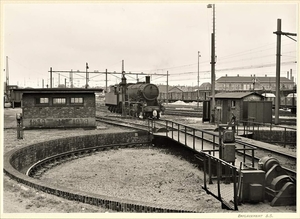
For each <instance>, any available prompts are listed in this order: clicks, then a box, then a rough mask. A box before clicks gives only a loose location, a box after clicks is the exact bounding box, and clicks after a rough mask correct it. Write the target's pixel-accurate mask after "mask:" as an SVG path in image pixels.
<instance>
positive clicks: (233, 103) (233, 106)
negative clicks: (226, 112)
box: [231, 100, 235, 108]
mask: <svg viewBox="0 0 300 219" xmlns="http://www.w3.org/2000/svg"><path fill="white" fill-rule="evenodd" d="M231 108H235V100H232V101H231Z"/></svg>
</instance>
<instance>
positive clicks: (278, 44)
mask: <svg viewBox="0 0 300 219" xmlns="http://www.w3.org/2000/svg"><path fill="white" fill-rule="evenodd" d="M273 33H274V34H276V35H277V50H276V97H275V125H278V124H279V106H280V93H279V92H280V56H281V35H285V36H287V37H289V36H297V34H296V33H287V32H282V31H281V19H277V31H276V32H273ZM289 38H291V37H289ZM291 39H292V40H294V39H293V38H291Z"/></svg>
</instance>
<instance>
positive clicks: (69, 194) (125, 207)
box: [4, 131, 189, 212]
mask: <svg viewBox="0 0 300 219" xmlns="http://www.w3.org/2000/svg"><path fill="white" fill-rule="evenodd" d="M116 144H119V145H120V147H121V145H122V144H123V145H124V144H125V147H126V146H129V147H139V146H144V145H146V144H151V138H150V135H149V133H148V132H145V131H135V132H125V133H110V134H97V135H87V136H77V137H68V138H63V139H56V140H51V141H46V142H41V143H37V144H33V145H29V146H24V147H21V148H17V149H14V150H12V151H9V152H8V153H6V154H5V155H4V172H5V173H6V174H7V175H8V176H9V177H11V178H12V179H14V180H16V181H18V182H20V183H23V184H25V185H27V186H30V187H33V188H36V189H38V190H41V191H44V192H47V193H50V194H53V195H57V196H60V197H63V198H66V199H69V200H75V201H80V202H84V203H89V204H93V205H97V206H101V207H104V208H108V209H112V210H116V211H123V212H127V211H129V212H187V211H183V210H180V209H179V210H178V209H164V208H160V207H159V206H155V205H154V204H150V203H141V202H136V201H132V200H123V199H121V198H118V197H108V196H103V195H98V194H92V193H87V192H84V191H77V190H74V189H72V188H66V187H63V186H53V185H51V184H48V183H47V182H44V181H41V180H38V179H34V178H31V177H29V176H27V175H25V173H26V171H27V169H28V168H29V167H31V166H32V165H33V164H35V163H36V162H38V161H40V160H43V159H45V158H47V157H50V156H54V155H58V154H61V153H65V152H72V151H76V150H79V149H88V148H92V147H96V146H101V145H102V146H103V145H116ZM123 147H124V146H123ZM188 212H189V211H188Z"/></svg>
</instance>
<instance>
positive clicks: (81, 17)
mask: <svg viewBox="0 0 300 219" xmlns="http://www.w3.org/2000/svg"><path fill="white" fill-rule="evenodd" d="M1 14H2V19H1V22H2V31H1V34H2V40H3V45H4V46H1V50H2V51H1V65H2V71H3V72H4V73H5V71H4V69H6V56H8V65H9V66H8V67H9V68H8V69H9V81H10V82H9V84H17V85H19V86H24V87H41V86H42V80H43V79H44V82H45V83H44V84H45V86H46V84H49V83H50V82H49V77H50V76H49V72H48V71H49V70H50V67H52V69H53V71H70V70H71V69H73V70H74V71H77V70H80V71H85V65H86V62H87V63H88V65H89V71H92V72H94V71H96V70H97V71H99V72H104V71H105V69H107V70H108V71H109V72H113V71H116V72H120V71H121V69H122V60H124V70H125V72H144V73H146V74H148V73H149V74H153V73H157V74H167V71H168V72H169V75H170V76H169V85H178V84H180V85H193V86H196V85H197V75H198V57H197V56H198V55H197V54H198V51H200V54H201V57H200V58H199V61H200V65H199V68H200V84H202V83H203V82H210V68H211V67H210V59H211V57H210V56H211V33H212V29H213V28H212V23H213V21H212V17H213V13H212V9H211V8H207V3H201V2H193V3H183V2H181V3H102V2H93V3H66V2H65V4H62V3H61V2H60V3H56V4H55V3H43V4H41V3H40V2H37V3H31V4H28V3H27V4H21V3H14V4H11V3H9V2H7V1H6V2H5V1H4V3H3V2H2V13H1ZM215 15H216V23H215V24H216V56H217V63H216V78H217V79H218V78H219V77H221V76H224V75H225V74H227V75H228V76H236V75H237V74H239V75H240V76H243V75H245V76H246V75H247V76H250V75H251V74H255V75H256V76H265V75H268V76H273V77H274V76H275V72H276V66H275V62H276V35H275V34H273V32H274V31H276V30H277V19H281V22H282V31H284V32H290V33H298V23H297V20H298V19H299V17H298V5H297V4H291V3H280V4H279V3H278V4H275V3H270V4H258V3H252V4H245V3H223V4H219V3H216V4H215ZM293 38H295V39H296V37H293ZM297 54H298V53H297V42H295V41H293V40H292V39H289V38H287V37H285V36H282V57H281V62H282V66H281V76H282V77H286V76H287V71H289V70H290V69H292V72H293V75H294V76H296V74H297V65H296V64H295V63H294V62H295V61H296V60H297V59H298V57H297ZM53 77H54V85H56V84H57V83H58V78H60V83H64V80H65V78H67V84H68V83H69V74H68V73H64V74H63V73H61V74H60V76H59V74H58V73H54V74H53ZM84 77H85V74H74V84H75V85H79V86H82V85H83V84H84V83H85V80H84ZM119 77H120V75H114V76H113V75H110V76H109V77H108V79H109V82H108V83H109V84H115V83H119V82H120V79H119ZM126 77H127V79H128V80H129V82H134V81H136V76H135V75H127V76H126ZM143 80H144V76H143V77H141V76H140V81H143ZM166 81H167V77H166V76H163V75H156V76H152V82H153V83H161V84H166ZM89 84H90V85H91V86H95V85H99V86H104V85H105V75H103V74H90V82H89Z"/></svg>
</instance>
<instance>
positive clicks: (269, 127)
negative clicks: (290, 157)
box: [236, 119, 297, 147]
mask: <svg viewBox="0 0 300 219" xmlns="http://www.w3.org/2000/svg"><path fill="white" fill-rule="evenodd" d="M241 127H242V130H240V128H241ZM236 129H237V133H239V132H240V131H242V132H243V135H244V136H247V135H249V134H254V133H255V134H256V135H258V136H257V138H258V140H260V141H263V142H266V143H278V144H281V145H283V146H284V147H285V146H286V145H288V144H292V145H296V137H295V141H294V140H291V139H292V138H289V133H291V132H295V134H296V131H297V129H296V128H292V127H286V126H280V125H273V124H270V123H259V122H254V119H252V120H237V121H236ZM262 131H270V133H268V136H269V137H270V136H273V135H278V133H280V132H281V133H283V134H282V135H283V136H282V137H280V138H278V139H280V140H279V141H278V140H277V141H276V140H271V139H270V138H269V139H264V138H262ZM288 139H289V140H290V141H288Z"/></svg>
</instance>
